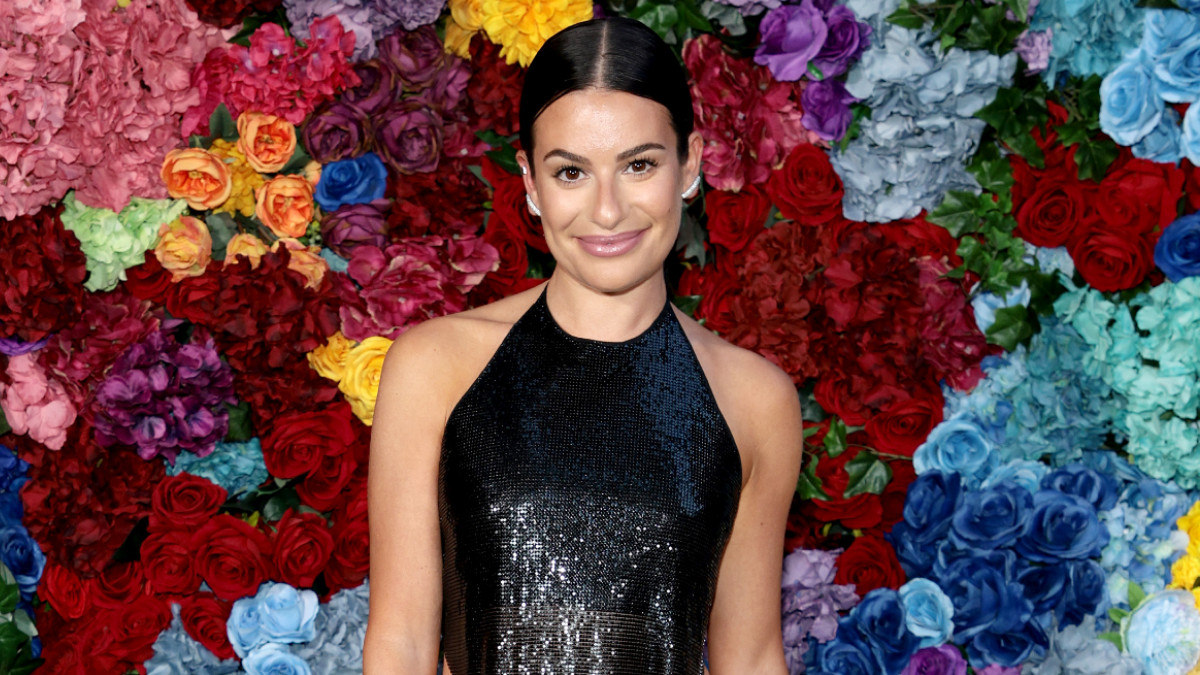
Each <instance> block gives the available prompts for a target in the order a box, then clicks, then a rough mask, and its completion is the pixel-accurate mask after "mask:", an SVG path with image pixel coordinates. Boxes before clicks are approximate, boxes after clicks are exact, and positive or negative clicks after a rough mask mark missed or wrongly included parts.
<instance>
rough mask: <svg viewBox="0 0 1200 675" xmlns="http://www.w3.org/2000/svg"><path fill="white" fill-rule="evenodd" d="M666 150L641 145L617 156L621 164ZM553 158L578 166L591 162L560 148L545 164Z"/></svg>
mask: <svg viewBox="0 0 1200 675" xmlns="http://www.w3.org/2000/svg"><path fill="white" fill-rule="evenodd" d="M666 149H667V148H666V146H664V145H662V144H661V143H642V144H641V145H639V146H637V147H633V148H630V149H628V150H626V151H624V152H622V153H621V154H619V155H617V161H618V162H619V161H621V160H624V159H629V158H630V157H633V156H634V155H640V154H641V153H643V152H646V151H647V150H666ZM551 157H562V158H563V159H565V160H567V161H568V162H575V163H576V164H590V162H588V160H586V159H584V158H583V157H580V156H579V155H576V154H575V153H573V152H567V151H566V150H562V149H560V148H555V149H554V150H551V151H550V152H547V153H546V156H545V157H543V158H542V161H543V162H544V161H546V160H547V159H550V158H551Z"/></svg>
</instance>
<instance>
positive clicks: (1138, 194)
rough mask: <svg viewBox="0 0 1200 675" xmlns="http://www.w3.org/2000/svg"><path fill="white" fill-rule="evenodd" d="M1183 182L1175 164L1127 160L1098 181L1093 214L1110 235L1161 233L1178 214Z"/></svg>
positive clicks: (1182, 174)
mask: <svg viewBox="0 0 1200 675" xmlns="http://www.w3.org/2000/svg"><path fill="white" fill-rule="evenodd" d="M1184 180H1185V176H1184V173H1183V171H1181V170H1180V169H1179V167H1177V166H1175V165H1174V164H1160V163H1158V162H1151V161H1150V160H1147V159H1135V158H1129V159H1128V160H1127V161H1125V162H1123V163H1121V164H1120V165H1119V166H1118V167H1114V168H1113V170H1111V171H1110V172H1109V173H1108V175H1106V176H1105V177H1104V179H1103V180H1102V181H1101V182H1100V191H1099V194H1098V195H1097V196H1096V199H1095V200H1093V204H1094V207H1095V212H1096V215H1097V216H1098V218H1099V219H1100V221H1101V222H1103V223H1104V225H1105V227H1104V229H1106V230H1109V231H1111V232H1121V233H1129V234H1134V233H1138V234H1149V233H1151V232H1152V231H1153V230H1155V228H1157V229H1158V230H1159V231H1160V232H1161V231H1162V229H1163V228H1165V227H1166V226H1168V225H1170V224H1171V223H1172V222H1173V221H1174V220H1175V218H1176V217H1177V215H1178V209H1177V205H1178V204H1179V198H1180V196H1181V195H1182V191H1183V184H1184ZM1157 239H1158V237H1157V236H1154V237H1153V240H1154V241H1157ZM1034 243H1036V242H1034Z"/></svg>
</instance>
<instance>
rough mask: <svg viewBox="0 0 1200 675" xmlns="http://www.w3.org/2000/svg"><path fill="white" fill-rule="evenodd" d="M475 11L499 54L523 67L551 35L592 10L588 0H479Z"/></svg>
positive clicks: (509, 61) (582, 19) (465, 26)
mask: <svg viewBox="0 0 1200 675" xmlns="http://www.w3.org/2000/svg"><path fill="white" fill-rule="evenodd" d="M468 9H469V8H468ZM451 11H452V12H453V3H451ZM478 13H479V15H480V16H482V19H483V20H482V27H483V30H484V32H485V33H487V36H488V39H489V40H491V41H492V42H495V43H496V44H498V45H500V56H503V57H504V60H505V61H506V62H508V63H510V64H511V63H519V64H520V65H521V66H522V67H524V66H528V65H529V63H530V61H533V56H534V55H535V54H537V51H538V50H539V49H541V48H542V45H543V44H544V43H545V42H546V40H547V39H549V37H550V36H551V35H554V34H555V33H557V32H558V31H560V30H562V29H564V28H566V27H567V26H571V25H574V24H577V23H579V22H581V21H587V20H588V19H591V18H592V15H593V10H592V3H591V0H482V1H481V2H480V3H479V10H478ZM468 18H470V17H468ZM456 21H458V19H457V18H456ZM459 25H461V26H463V28H470V26H468V25H464V24H463V23H462V22H461V21H459Z"/></svg>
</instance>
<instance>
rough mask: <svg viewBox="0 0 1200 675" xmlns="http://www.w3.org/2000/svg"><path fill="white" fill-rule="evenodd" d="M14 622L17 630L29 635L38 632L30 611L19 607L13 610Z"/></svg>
mask: <svg viewBox="0 0 1200 675" xmlns="http://www.w3.org/2000/svg"><path fill="white" fill-rule="evenodd" d="M13 623H14V624H16V626H17V630H19V631H21V632H22V633H24V634H25V635H28V636H29V637H33V636H35V635H37V634H38V630H37V625H35V624H34V623H33V617H31V616H29V612H26V611H25V610H23V609H18V610H16V611H14V612H13Z"/></svg>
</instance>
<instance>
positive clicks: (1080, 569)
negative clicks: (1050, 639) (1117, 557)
mask: <svg viewBox="0 0 1200 675" xmlns="http://www.w3.org/2000/svg"><path fill="white" fill-rule="evenodd" d="M1066 566H1067V579H1068V583H1067V589H1066V593H1064V594H1063V598H1062V602H1061V603H1060V604H1059V606H1058V607H1057V609H1056V611H1055V614H1056V615H1057V616H1058V623H1059V625H1060V626H1077V625H1079V624H1080V623H1081V622H1082V621H1083V620H1084V619H1085V618H1087V617H1088V616H1089V615H1093V614H1096V613H1097V612H1098V611H1099V610H1100V609H1101V607H1102V605H1103V604H1104V601H1105V583H1106V581H1107V579H1106V577H1105V573H1104V568H1103V567H1101V566H1100V565H1099V563H1097V562H1096V561H1094V560H1068V561H1067V563H1066Z"/></svg>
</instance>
